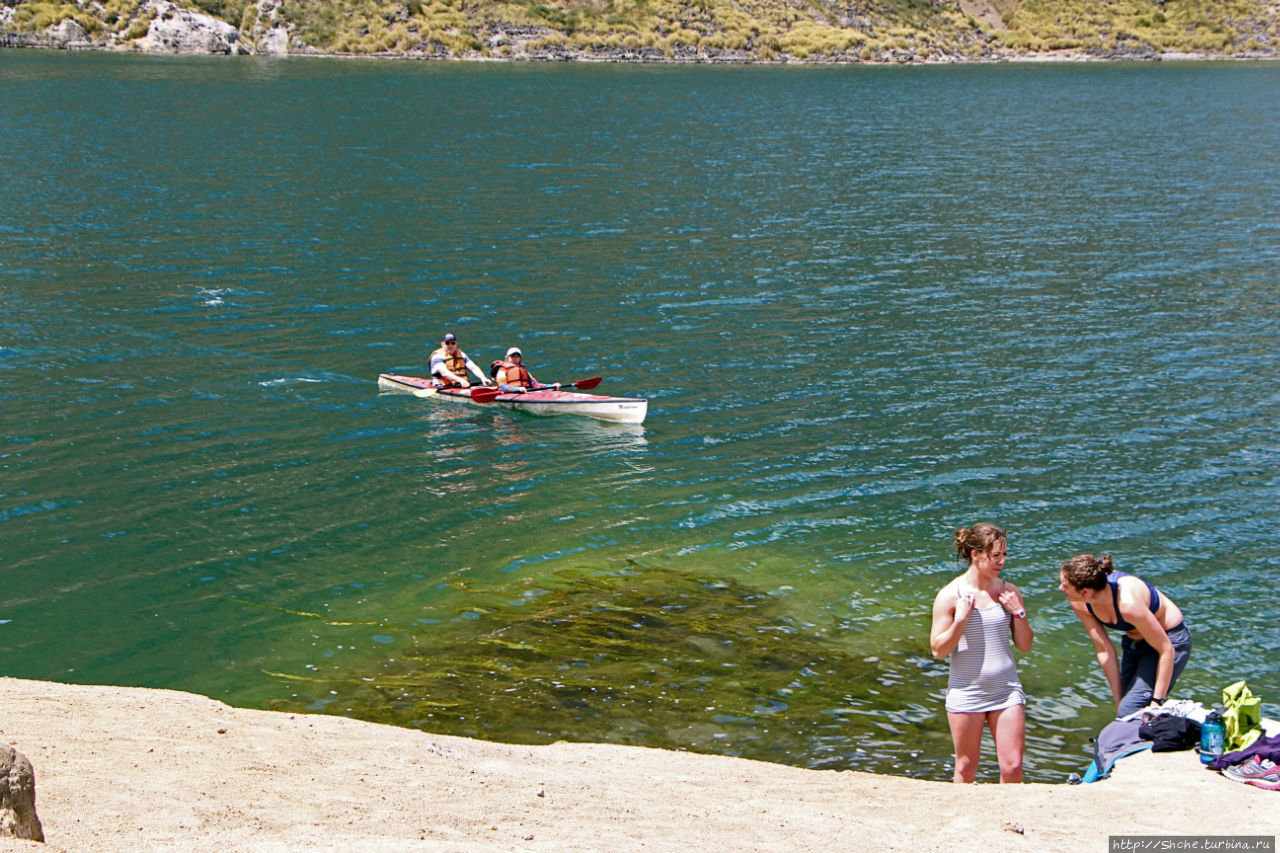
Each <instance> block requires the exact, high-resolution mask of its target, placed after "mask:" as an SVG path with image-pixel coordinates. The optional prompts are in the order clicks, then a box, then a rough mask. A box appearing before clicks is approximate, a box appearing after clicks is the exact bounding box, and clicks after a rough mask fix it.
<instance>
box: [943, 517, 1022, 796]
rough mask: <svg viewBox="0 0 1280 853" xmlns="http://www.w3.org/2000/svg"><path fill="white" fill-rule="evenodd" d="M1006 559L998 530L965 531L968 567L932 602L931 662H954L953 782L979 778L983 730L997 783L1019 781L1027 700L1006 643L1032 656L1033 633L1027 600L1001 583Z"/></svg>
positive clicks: (960, 548) (961, 542)
mask: <svg viewBox="0 0 1280 853" xmlns="http://www.w3.org/2000/svg"><path fill="white" fill-rule="evenodd" d="M1007 553H1008V545H1007V542H1006V537H1005V533H1004V531H1003V530H1002V529H1000V528H999V527H996V526H995V525H994V524H986V523H983V524H975V525H974V526H973V527H962V528H960V529H959V530H957V531H956V555H957V557H958V559H959V560H960V561H961V562H962V563H968V566H969V567H968V569H966V570H965V573H964V574H962V575H960V576H959V577H957V578H955V579H954V580H952V581H951V582H950V583H948V584H947V585H946V586H944V587H943V588H942V589H941V590H939V592H938V594H937V596H935V597H934V599H933V629H932V630H931V631H930V632H929V645H930V646H931V647H932V649H933V654H934V657H937V658H945V657H950V658H951V671H950V674H949V676H948V678H947V722H948V723H950V724H951V740H952V742H953V743H954V744H955V749H956V769H955V774H954V775H953V776H952V781H954V782H972V781H973V780H974V779H975V778H976V776H977V774H978V753H979V752H980V751H981V749H982V728H983V726H987V727H988V728H990V729H991V737H992V738H993V739H994V740H995V743H996V761H997V762H998V763H999V765H1000V781H1001V782H1021V781H1022V752H1023V748H1024V746H1025V742H1026V730H1027V724H1026V716H1025V714H1024V705H1025V704H1026V697H1025V695H1024V694H1023V692H1022V682H1020V681H1019V680H1018V668H1017V666H1016V665H1015V664H1014V662H1013V655H1012V654H1011V653H1010V651H1009V639H1010V637H1012V638H1013V644H1014V645H1015V646H1017V647H1018V649H1019V650H1020V651H1023V652H1028V651H1030V650H1031V641H1032V639H1033V637H1034V634H1033V633H1032V631H1031V623H1030V622H1028V621H1027V610H1026V607H1024V606H1023V603H1022V593H1021V592H1020V591H1019V590H1018V588H1017V587H1016V586H1014V585H1013V584H1011V583H1007V582H1006V581H1005V580H1004V579H1002V578H1001V577H1000V572H1001V570H1002V569H1003V568H1004V561H1005V556H1006V555H1007Z"/></svg>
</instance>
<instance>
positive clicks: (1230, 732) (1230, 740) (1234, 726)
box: [1222, 681, 1262, 752]
mask: <svg viewBox="0 0 1280 853" xmlns="http://www.w3.org/2000/svg"><path fill="white" fill-rule="evenodd" d="M1222 704H1223V705H1225V706H1226V707H1227V710H1226V711H1225V712H1224V713H1223V715H1222V724H1223V726H1224V727H1225V728H1226V730H1227V742H1226V751H1227V752H1236V751H1237V750H1241V749H1244V748H1246V747H1247V746H1249V745H1250V744H1251V743H1253V742H1254V741H1255V740H1257V739H1258V738H1260V737H1261V736H1262V699H1261V697H1258V696H1254V695H1253V693H1252V692H1251V691H1250V690H1249V685H1248V684H1245V683H1244V682H1243V681H1237V682H1236V683H1235V684H1232V685H1231V686H1230V687H1224V688H1222Z"/></svg>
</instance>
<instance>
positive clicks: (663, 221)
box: [0, 50, 1280, 781]
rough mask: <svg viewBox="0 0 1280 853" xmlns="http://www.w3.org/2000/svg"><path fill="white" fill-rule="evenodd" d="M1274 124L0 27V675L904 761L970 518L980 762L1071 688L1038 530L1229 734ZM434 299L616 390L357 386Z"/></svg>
mask: <svg viewBox="0 0 1280 853" xmlns="http://www.w3.org/2000/svg"><path fill="white" fill-rule="evenodd" d="M1277 104H1280V67H1276V66H1274V65H1266V64H1251V63H1231V64H1185V65H1184V64H1173V63H1159V64H1135V65H1124V64H1119V65H1101V64H1100V65H1054V66H1036V65H1020V66H1016V67H1013V66H973V67H921V68H763V67H730V68H720V67H716V68H705V67H612V66H608V67H570V66H541V65H537V66H520V65H470V64H429V63H408V62H378V61H337V60H300V59H293V60H273V59H256V58H255V59H250V58H237V59H226V58H219V59H203V58H201V59H190V58H181V59H166V58H139V57H123V56H111V55H103V54H92V55H90V54H63V53H38V52H26V51H15V50H10V51H0V105H2V107H3V108H2V109H0V139H2V140H3V145H0V173H2V174H3V175H4V194H3V201H2V202H0V304H2V307H3V311H2V312H0V406H2V408H0V413H2V414H0V673H2V674H5V675H12V676H20V677H24V678H41V679H52V680H58V681H70V682H82V683H114V684H125V685H138V686H151V687H168V688H177V689H183V690H190V691H195V692H198V693H203V694H207V695H211V696H214V697H217V698H219V699H223V700H225V701H228V702H231V703H233V704H238V705H245V706H252V707H279V708H289V709H297V710H305V709H310V710H324V711H329V712H334V713H350V714H355V715H359V716H364V717H368V718H371V719H384V720H388V721H393V722H397V723H400V724H404V725H418V726H421V727H424V728H427V729H429V730H433V731H444V732H450V733H455V734H468V735H476V736H480V737H486V738H491V739H497V740H509V741H521V742H549V741H552V740H556V739H565V738H568V739H574V740H593V741H613V742H621V743H638V744H644V745H651V746H663V747H671V748H686V749H692V750H698V751H705V752H722V753H730V754H740V755H747V756H751V757H754V758H762V759H767V760H770V761H778V762H785V763H788V764H795V765H801V766H812V767H824V768H837V769H845V768H852V769H863V770H875V771H882V772H889V773H899V774H907V775H912V776H922V777H927V778H939V779H945V778H949V777H950V770H949V762H950V751H951V745H950V737H949V735H948V732H947V724H946V719H945V715H944V713H943V711H942V693H943V689H944V688H945V684H946V671H947V670H946V663H945V662H939V661H935V660H933V659H932V658H931V656H930V654H929V647H928V630H929V609H930V603H931V600H932V596H933V594H934V592H935V591H936V590H937V589H938V588H939V587H941V586H942V585H943V584H944V583H945V582H946V581H947V580H948V579H949V578H950V577H951V576H952V575H953V574H954V573H955V572H957V571H958V567H957V566H956V564H955V562H954V558H953V551H952V550H951V544H950V543H951V534H952V531H953V530H954V529H955V528H956V527H958V526H961V525H968V524H971V523H974V522H976V521H980V520H989V521H994V522H997V523H1000V524H1002V525H1004V526H1005V527H1006V528H1007V529H1008V531H1009V535H1010V541H1009V562H1008V565H1007V567H1006V569H1005V573H1006V577H1008V578H1009V579H1010V580H1012V581H1014V582H1015V583H1017V584H1019V585H1020V586H1021V587H1022V588H1023V590H1024V591H1025V594H1026V598H1027V602H1028V607H1029V610H1030V612H1031V619H1032V624H1033V626H1034V627H1035V630H1036V634H1037V636H1036V643H1035V647H1034V648H1033V650H1032V652H1031V653H1030V654H1028V655H1023V656H1021V657H1020V659H1019V665H1020V670H1021V673H1022V679H1023V682H1024V684H1025V686H1026V688H1027V691H1028V694H1029V696H1030V705H1029V709H1028V714H1029V725H1028V759H1027V772H1028V778H1030V779H1035V780H1042V781H1056V780H1061V779H1063V778H1065V776H1066V775H1067V774H1068V773H1070V772H1072V771H1077V770H1080V769H1081V768H1082V766H1083V765H1084V763H1086V758H1085V757H1084V748H1085V746H1086V744H1087V739H1088V737H1089V735H1090V734H1091V733H1092V732H1093V731H1094V730H1096V729H1097V728H1099V727H1100V726H1101V725H1102V724H1103V723H1105V722H1106V720H1107V719H1108V713H1109V710H1110V708H1111V703H1110V697H1109V692H1108V690H1107V687H1106V684H1105V682H1104V680H1103V679H1102V676H1101V673H1100V671H1099V669H1098V666H1097V664H1096V661H1095V660H1094V655H1093V650H1092V646H1091V644H1090V643H1089V641H1088V639H1087V637H1086V636H1085V634H1084V632H1083V630H1082V629H1081V627H1080V626H1079V623H1078V622H1076V620H1075V618H1074V617H1073V616H1072V615H1071V613H1070V610H1069V608H1068V607H1067V606H1066V604H1065V602H1064V601H1063V599H1062V597H1061V594H1060V593H1059V592H1058V591H1057V589H1056V584H1057V579H1056V569H1057V566H1058V565H1059V564H1060V563H1061V562H1062V560H1064V559H1066V558H1067V557H1070V556H1072V555H1074V554H1077V553H1082V552H1093V553H1100V552H1103V551H1105V552H1110V553H1113V554H1114V555H1115V561H1116V563H1117V565H1118V566H1119V567H1120V568H1123V569H1125V570H1128V571H1131V572H1135V573H1138V574H1140V575H1142V576H1144V577H1146V578H1147V579H1149V580H1151V581H1153V582H1154V583H1156V584H1157V585H1158V586H1159V587H1160V588H1161V589H1162V590H1164V591H1165V592H1166V593H1167V594H1168V595H1170V596H1172V597H1173V598H1174V599H1175V600H1176V601H1177V602H1178V603H1179V604H1180V605H1181V606H1182V609H1183V610H1184V611H1185V612H1186V614H1187V617H1188V621H1189V623H1190V625H1191V626H1192V630H1193V632H1194V637H1195V650H1194V652H1193V654H1192V658H1191V662H1190V664H1189V666H1188V669H1187V670H1186V672H1185V674H1184V675H1183V676H1182V678H1181V680H1180V681H1179V683H1178V688H1177V690H1176V691H1175V693H1177V694H1178V695H1182V696H1186V697H1189V698H1196V699H1200V700H1201V701H1204V702H1206V703H1210V702H1213V701H1215V700H1216V699H1217V694H1218V691H1219V690H1220V688H1221V687H1222V686H1225V685H1226V684H1227V683H1229V682H1231V681H1234V680H1236V679H1238V678H1246V679H1248V681H1249V683H1250V686H1251V687H1252V688H1253V689H1254V690H1255V692H1257V693H1260V694H1261V695H1262V696H1263V697H1264V699H1265V700H1266V701H1267V703H1268V704H1267V710H1268V711H1269V712H1270V713H1271V714H1272V715H1275V714H1276V713H1277V709H1278V708H1280V705H1278V704H1277V703H1280V632H1277V631H1276V630H1275V614H1276V606H1275V577H1276V571H1277V568H1278V567H1280V506H1278V504H1280V501H1278V498H1280V476H1278V465H1280V427H1278V422H1280V386H1278V384H1277V381H1276V377H1277V367H1280V146H1278V144H1277V143H1278V141H1280V110H1277V107H1276V105H1277ZM447 331H451V332H454V333H456V334H457V335H458V337H459V338H460V340H461V341H462V345H463V348H464V349H465V350H466V351H468V352H469V353H470V354H471V355H472V357H473V358H475V359H476V360H477V361H479V362H481V363H483V364H487V363H488V361H489V360H490V359H492V358H496V357H498V356H500V355H502V353H503V352H505V350H506V348H507V347H508V346H511V345H519V346H521V347H522V348H523V350H524V352H525V355H526V361H527V362H528V363H529V364H530V366H531V368H532V370H533V372H534V374H535V375H537V376H538V377H539V378H541V379H543V380H546V381H572V380H575V379H580V378H585V377H589V376H596V375H600V376H604V377H605V381H604V382H603V383H602V384H601V386H600V388H599V391H600V392H602V393H613V394H626V395H632V394H634V395H640V396H644V397H646V398H648V399H649V401H650V404H649V405H650V407H649V418H648V421H647V422H646V423H645V424H644V425H643V426H642V427H635V428H633V427H624V426H617V425H609V424H602V423H596V422H591V421H579V420H573V419H539V418H534V417H531V416H526V415H520V414H512V413H507V412H495V411H489V410H481V409H478V408H474V407H466V408H453V407H450V406H449V405H447V404H444V403H436V402H433V401H431V400H420V399H416V398H413V397H411V396H407V395H402V394H388V393H380V392H379V390H378V387H377V385H376V378H377V374H378V373H379V372H381V371H384V370H389V369H395V370H397V371H399V372H406V373H421V372H422V371H423V370H424V369H425V367H424V366H425V363H426V360H427V355H428V353H429V352H430V350H431V349H432V348H433V347H434V346H435V343H436V342H437V341H438V340H439V339H440V337H441V335H442V334H443V333H444V332H447ZM990 755H991V753H990V751H988V752H987V753H986V756H987V757H988V759H989V757H990ZM993 766H994V762H993V761H991V760H987V761H985V762H984V776H983V777H982V778H986V779H990V778H994V775H993V773H992V772H991V771H992V768H993Z"/></svg>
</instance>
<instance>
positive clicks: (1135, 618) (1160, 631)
mask: <svg viewBox="0 0 1280 853" xmlns="http://www.w3.org/2000/svg"><path fill="white" fill-rule="evenodd" d="M1125 592H1126V590H1125V589H1124V587H1123V586H1121V588H1120V614H1121V615H1122V616H1124V618H1125V620H1126V621H1128V622H1132V623H1133V627H1134V628H1137V629H1138V633H1139V634H1141V635H1142V639H1144V640H1146V641H1147V645H1149V646H1151V648H1153V649H1155V650H1156V651H1157V652H1159V654H1160V661H1159V662H1158V663H1157V664H1156V683H1155V684H1154V685H1152V687H1151V698H1152V699H1159V700H1162V701H1163V700H1165V699H1168V698H1169V685H1170V684H1172V683H1173V659H1174V656H1175V653H1174V648H1173V641H1172V640H1170V639H1169V635H1168V633H1166V632H1165V630H1164V626H1163V625H1161V624H1160V620H1158V619H1156V615H1155V614H1154V613H1152V612H1151V605H1150V602H1149V600H1148V599H1149V596H1150V594H1149V593H1148V592H1147V591H1146V588H1145V585H1144V587H1143V589H1142V595H1141V596H1138V595H1134V596H1133V597H1134V598H1135V599H1136V598H1139V597H1141V598H1142V599H1143V600H1142V601H1128V600H1126V599H1127V596H1126V595H1125Z"/></svg>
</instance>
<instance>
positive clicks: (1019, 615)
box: [1009, 607, 1027, 619]
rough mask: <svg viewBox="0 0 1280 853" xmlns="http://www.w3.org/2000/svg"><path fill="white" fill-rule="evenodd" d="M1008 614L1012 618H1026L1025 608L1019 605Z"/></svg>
mask: <svg viewBox="0 0 1280 853" xmlns="http://www.w3.org/2000/svg"><path fill="white" fill-rule="evenodd" d="M1009 615H1010V616H1012V617H1013V618H1014V619H1026V618H1027V610H1026V608H1024V607H1019V608H1018V609H1017V610H1014V611H1012V612H1011V613H1010V614H1009Z"/></svg>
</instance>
